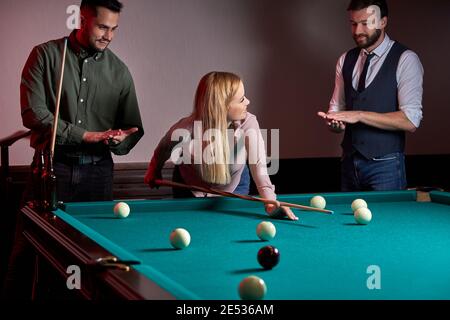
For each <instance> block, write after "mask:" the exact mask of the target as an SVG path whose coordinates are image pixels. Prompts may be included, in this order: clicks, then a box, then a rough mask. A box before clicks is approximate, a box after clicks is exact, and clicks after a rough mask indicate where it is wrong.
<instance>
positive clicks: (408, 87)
mask: <svg viewBox="0 0 450 320" xmlns="http://www.w3.org/2000/svg"><path fill="white" fill-rule="evenodd" d="M423 76H424V70H423V66H422V64H421V62H420V59H419V57H418V56H417V54H415V53H414V52H413V51H410V50H408V51H406V52H404V53H403V55H402V56H401V58H400V62H399V65H398V69H397V82H398V102H399V109H400V110H401V111H403V112H404V113H405V115H406V117H407V118H408V119H409V121H411V123H412V124H414V126H415V127H416V128H418V127H419V126H420V123H421V121H422V119H423V111H422V108H423V107H422V97H423Z"/></svg>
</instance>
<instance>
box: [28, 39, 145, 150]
mask: <svg viewBox="0 0 450 320" xmlns="http://www.w3.org/2000/svg"><path fill="white" fill-rule="evenodd" d="M75 32H76V31H74V32H72V33H71V35H70V36H69V38H68V45H67V54H66V62H65V69H64V79H63V86H62V92H61V103H60V114H59V120H58V129H57V132H56V133H57V136H56V137H57V138H56V144H57V146H58V145H61V146H79V149H80V151H82V150H84V149H86V150H91V151H92V149H94V150H95V151H96V152H97V151H99V152H104V151H105V149H108V148H109V149H110V151H112V152H113V153H114V154H117V155H123V154H127V153H128V152H129V151H130V150H131V149H132V148H133V147H134V146H135V145H136V143H137V142H138V141H139V139H140V138H141V137H142V136H143V134H144V130H143V127H142V121H141V116H140V113H139V106H138V102H137V97H136V91H135V88H134V83H133V79H132V76H131V74H130V72H129V70H128V68H127V66H126V65H125V64H124V63H123V62H122V61H121V60H120V59H119V58H118V57H117V56H116V55H115V54H114V53H112V51H111V50H109V49H106V50H104V51H103V52H96V53H93V54H92V53H89V52H87V51H86V50H84V49H83V48H82V47H81V46H80V45H79V44H78V42H77V40H76V37H75ZM64 40H65V38H63V39H59V40H53V41H49V42H47V43H44V44H41V45H38V46H36V47H35V48H34V49H33V50H32V52H31V54H30V56H29V58H28V60H27V62H26V64H25V67H24V69H23V72H22V81H21V85H20V100H21V108H22V121H23V124H24V126H25V127H27V128H29V129H31V130H32V135H31V146H32V147H33V148H35V149H43V148H48V147H49V144H50V137H51V130H52V125H53V119H54V116H53V115H54V112H55V108H56V95H57V90H58V83H59V77H60V70H61V65H62V53H63V49H64ZM132 127H138V128H139V131H138V132H136V133H134V134H132V135H130V136H128V137H127V138H126V139H125V140H124V141H123V142H121V143H120V144H118V145H111V146H107V145H105V144H104V143H97V144H95V145H89V146H88V145H87V144H85V143H84V142H83V140H82V137H83V134H84V133H85V132H86V131H106V130H108V129H128V128H132Z"/></svg>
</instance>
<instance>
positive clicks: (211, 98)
mask: <svg viewBox="0 0 450 320" xmlns="http://www.w3.org/2000/svg"><path fill="white" fill-rule="evenodd" d="M249 104H250V101H249V100H248V99H247V98H246V97H245V88H244V84H243V82H242V80H241V79H240V78H239V76H237V75H235V74H233V73H228V72H211V73H208V74H206V75H205V76H204V77H203V78H202V79H201V80H200V82H199V84H198V87H197V92H196V95H195V101H194V110H193V112H192V114H191V115H190V116H188V117H186V118H183V119H181V120H179V121H178V122H177V123H176V124H174V125H173V126H172V127H171V128H170V129H169V131H168V132H167V133H166V135H165V136H164V137H163V138H162V139H161V141H160V143H159V145H158V147H157V148H156V150H155V152H154V154H153V157H152V159H151V161H150V164H149V167H148V170H147V173H146V175H145V183H146V184H149V185H150V186H151V187H154V186H155V182H154V181H155V180H156V179H159V178H160V177H161V170H162V168H163V166H164V163H165V162H166V160H168V159H169V158H172V160H173V161H174V162H175V163H176V164H177V165H176V170H175V175H174V176H176V175H178V178H177V180H178V181H180V182H183V183H186V184H190V185H196V186H202V187H214V188H215V189H218V190H222V191H227V192H235V193H243V192H241V190H245V189H247V190H248V184H249V181H248V179H245V174H246V170H247V165H246V162H249V167H250V172H251V174H252V177H253V180H254V181H255V184H256V187H257V189H258V193H259V195H260V196H261V197H262V198H266V199H270V200H276V194H275V187H274V186H273V185H272V183H271V181H270V178H269V175H268V174H267V167H266V152H265V147H264V140H263V138H262V135H261V132H260V129H259V124H258V120H257V119H256V117H255V116H254V115H253V114H251V113H249V112H248V111H247V107H248V105H249ZM243 175H244V179H242V178H243ZM243 184H244V186H243ZM246 184H247V188H246V186H245V185H246ZM242 187H244V188H243V189H242ZM192 195H193V196H196V197H204V196H207V195H205V194H204V193H201V192H197V191H192ZM265 209H266V212H267V213H268V214H269V215H272V214H275V212H277V215H278V213H279V212H280V210H276V207H275V206H274V205H272V204H267V205H265ZM281 210H282V211H283V213H284V214H286V215H287V217H288V218H289V219H292V220H297V217H296V216H295V215H294V213H293V212H292V211H291V210H290V209H289V208H287V207H281Z"/></svg>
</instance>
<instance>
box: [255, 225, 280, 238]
mask: <svg viewBox="0 0 450 320" xmlns="http://www.w3.org/2000/svg"><path fill="white" fill-rule="evenodd" d="M276 233H277V229H276V228H275V226H274V224H273V223H272V222H269V221H263V222H261V223H259V224H258V226H257V227H256V235H257V236H258V238H260V239H261V240H264V241H268V240H272V239H273V238H274V237H275V235H276Z"/></svg>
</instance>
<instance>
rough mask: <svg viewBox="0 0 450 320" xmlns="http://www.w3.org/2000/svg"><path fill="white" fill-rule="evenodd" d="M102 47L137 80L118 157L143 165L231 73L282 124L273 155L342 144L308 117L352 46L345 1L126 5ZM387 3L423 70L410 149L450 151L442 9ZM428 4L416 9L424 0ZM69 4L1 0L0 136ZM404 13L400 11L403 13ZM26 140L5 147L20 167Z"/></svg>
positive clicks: (270, 120)
mask: <svg viewBox="0 0 450 320" xmlns="http://www.w3.org/2000/svg"><path fill="white" fill-rule="evenodd" d="M123 2H124V4H125V9H124V11H123V13H122V16H121V21H120V28H119V32H118V34H117V36H116V38H115V40H114V41H113V43H112V44H111V49H112V50H113V51H114V52H115V53H116V54H118V55H119V56H120V57H121V58H122V59H123V60H124V61H125V62H126V63H127V65H128V66H129V68H130V70H131V72H132V74H133V76H134V80H135V83H136V88H137V93H138V98H139V102H140V107H141V113H142V117H143V119H144V127H145V129H146V134H145V136H144V138H143V139H142V140H141V141H140V143H139V144H138V145H137V146H136V147H135V149H133V151H132V152H131V153H130V154H129V155H127V156H124V157H120V158H116V161H117V162H134V161H138V162H146V161H148V160H149V158H150V155H151V153H152V152H153V149H154V148H155V146H156V144H157V143H158V141H159V139H160V137H161V136H162V135H163V134H164V132H165V131H166V130H167V129H168V128H169V126H170V125H171V124H172V123H173V122H174V121H176V120H177V119H179V118H180V117H182V116H184V115H186V114H188V113H189V112H190V111H191V108H192V98H193V94H194V90H195V87H196V85H197V82H198V80H199V79H200V77H201V76H202V75H203V74H205V73H206V72H208V71H211V70H227V71H233V72H236V73H238V74H240V75H241V76H242V77H243V78H244V80H245V84H246V91H247V95H248V97H249V99H250V100H251V111H252V112H253V113H255V114H256V115H257V116H258V118H259V120H260V123H261V126H262V127H263V128H279V129H280V138H281V141H280V142H281V144H280V151H281V157H282V158H298V157H326V156H337V155H339V152H340V148H339V142H340V137H338V136H334V135H332V134H329V133H328V131H327V130H326V128H325V127H324V125H323V123H322V122H321V121H320V120H319V119H318V118H317V117H316V115H315V114H316V112H317V111H318V110H325V109H326V108H327V105H328V102H329V99H330V96H331V93H332V89H333V86H334V71H335V70H334V68H335V63H336V60H337V58H338V56H339V55H340V54H342V53H343V52H344V51H346V50H348V49H349V48H351V47H352V46H353V41H352V39H351V36H350V29H349V24H348V19H347V14H346V6H347V3H348V0H333V1H331V0H315V1H308V0H280V1H273V0H226V1H225V0H150V1H149V0H133V1H131V0H124V1H123ZM390 2H391V17H390V18H391V21H390V28H389V34H390V35H391V36H392V37H393V38H395V39H397V40H400V41H401V42H402V43H404V44H405V45H407V46H409V47H410V48H412V49H413V50H415V51H416V52H417V53H418V54H419V56H420V57H421V59H422V63H423V65H424V67H425V71H426V78H425V80H426V82H425V99H424V107H425V109H424V113H425V120H424V122H423V126H422V127H421V128H420V130H419V131H417V132H416V133H415V134H414V135H409V136H408V144H407V152H408V153H409V154H440V153H450V143H449V142H448V138H444V137H448V136H449V135H450V129H449V125H448V119H449V118H450V117H449V115H450V111H449V109H450V90H449V89H450V88H449V85H448V83H449V81H448V75H449V74H450V62H449V61H448V59H447V60H445V59H444V58H445V56H446V55H448V54H447V53H448V52H449V50H450V47H449V46H450V45H449V43H450V42H449V41H448V34H449V33H450V22H449V21H450V19H449V17H450V2H449V1H446V0H433V1H429V2H424V1H423V4H418V3H417V2H416V1H408V0H395V1H392V0H391V1H390ZM425 3H426V4H425ZM71 4H79V2H78V1H73V0H72V1H71V0H34V1H28V0H27V1H25V0H14V1H13V0H1V11H0V39H1V41H2V45H1V51H0V70H2V76H1V77H0V112H1V114H0V123H1V125H0V137H4V136H7V135H9V134H10V133H13V132H15V131H17V130H19V129H21V128H22V123H21V119H20V107H19V82H20V73H21V70H22V67H23V65H24V63H25V60H26V58H27V56H28V54H29V52H30V50H31V49H32V47H33V46H34V45H36V44H39V43H41V42H44V41H47V40H49V39H55V38H59V37H62V36H64V35H67V34H68V33H69V30H68V29H67V28H66V19H67V17H68V15H67V14H66V8H67V7H68V6H69V5H71ZM405 6H408V7H405ZM30 159H31V150H30V148H29V146H28V141H23V142H19V143H17V144H16V145H14V146H13V148H12V149H11V163H12V164H28V163H29V161H30Z"/></svg>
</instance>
